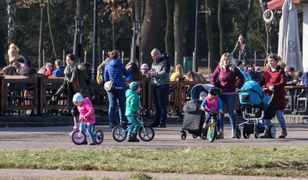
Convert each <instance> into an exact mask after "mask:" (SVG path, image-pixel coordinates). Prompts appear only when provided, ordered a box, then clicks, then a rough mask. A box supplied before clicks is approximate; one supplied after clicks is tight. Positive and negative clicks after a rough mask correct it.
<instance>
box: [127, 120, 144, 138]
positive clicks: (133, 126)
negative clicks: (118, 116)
mask: <svg viewBox="0 0 308 180" xmlns="http://www.w3.org/2000/svg"><path fill="white" fill-rule="evenodd" d="M126 118H127V120H128V123H129V124H130V125H129V126H128V135H130V134H132V133H137V132H138V130H139V128H140V126H141V122H140V121H138V119H137V116H136V115H127V116H126Z"/></svg>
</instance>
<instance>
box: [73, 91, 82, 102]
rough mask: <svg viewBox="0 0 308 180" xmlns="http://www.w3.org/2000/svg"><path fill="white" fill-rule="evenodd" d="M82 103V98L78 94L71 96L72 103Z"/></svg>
mask: <svg viewBox="0 0 308 180" xmlns="http://www.w3.org/2000/svg"><path fill="white" fill-rule="evenodd" d="M82 101H83V97H82V95H81V94H80V93H76V94H74V96H73V103H76V102H80V103H81V102H82Z"/></svg>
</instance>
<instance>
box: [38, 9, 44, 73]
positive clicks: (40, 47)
mask: <svg viewBox="0 0 308 180" xmlns="http://www.w3.org/2000/svg"><path fill="white" fill-rule="evenodd" d="M43 17H44V5H43V4H42V3H41V4H40V34H39V45H38V46H39V48H38V65H39V68H41V67H42V65H43V64H42V54H43V52H42V51H43V48H42V39H43V22H44V20H43Z"/></svg>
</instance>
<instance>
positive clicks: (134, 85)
mask: <svg viewBox="0 0 308 180" xmlns="http://www.w3.org/2000/svg"><path fill="white" fill-rule="evenodd" d="M139 86H140V85H139V83H137V82H135V81H134V82H131V83H130V84H129V89H131V90H132V91H137V89H138V88H139Z"/></svg>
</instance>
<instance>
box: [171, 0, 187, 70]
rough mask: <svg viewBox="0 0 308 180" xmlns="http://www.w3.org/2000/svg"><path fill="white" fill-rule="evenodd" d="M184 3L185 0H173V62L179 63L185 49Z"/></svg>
mask: <svg viewBox="0 0 308 180" xmlns="http://www.w3.org/2000/svg"><path fill="white" fill-rule="evenodd" d="M185 4H186V0H175V5H174V51H175V54H176V56H175V57H174V64H175V65H177V64H180V63H181V60H182V59H183V56H184V55H185V51H186V48H185V47H186V46H185V43H186V39H185Z"/></svg>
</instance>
